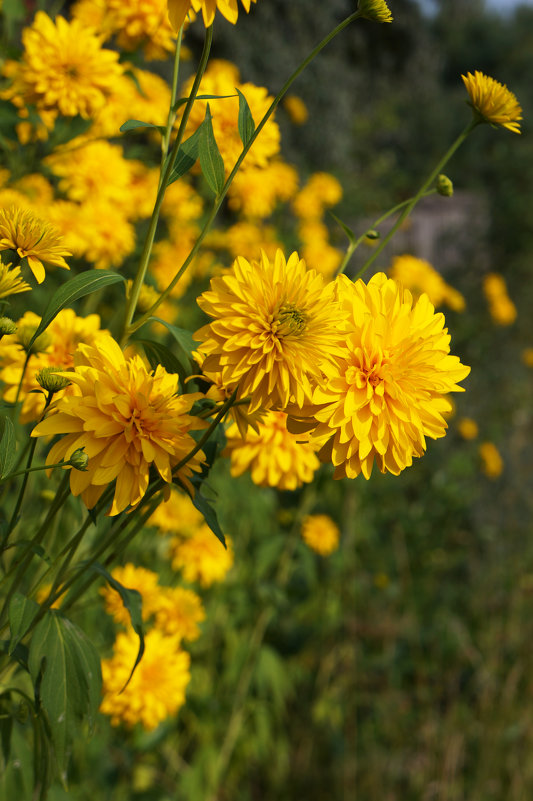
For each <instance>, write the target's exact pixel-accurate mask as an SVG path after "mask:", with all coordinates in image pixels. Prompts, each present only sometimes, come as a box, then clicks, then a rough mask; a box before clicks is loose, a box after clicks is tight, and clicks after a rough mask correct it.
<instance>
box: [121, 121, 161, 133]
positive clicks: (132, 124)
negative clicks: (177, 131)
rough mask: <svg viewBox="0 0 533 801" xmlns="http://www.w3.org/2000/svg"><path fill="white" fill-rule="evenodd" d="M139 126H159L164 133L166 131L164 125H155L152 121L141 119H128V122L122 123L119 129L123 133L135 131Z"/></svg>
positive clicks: (158, 128) (159, 129)
mask: <svg viewBox="0 0 533 801" xmlns="http://www.w3.org/2000/svg"><path fill="white" fill-rule="evenodd" d="M137 128H157V130H158V131H161V133H162V134H164V133H165V131H166V128H165V126H164V125H154V124H153V123H151V122H142V121H141V120H126V122H124V123H122V125H121V126H120V128H119V131H120V132H121V133H126V132H127V131H135V130H136V129H137Z"/></svg>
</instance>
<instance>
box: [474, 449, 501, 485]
mask: <svg viewBox="0 0 533 801" xmlns="http://www.w3.org/2000/svg"><path fill="white" fill-rule="evenodd" d="M479 455H480V457H481V469H482V471H483V472H484V473H485V475H486V476H487V478H492V479H494V478H498V477H499V476H501V474H502V472H503V459H502V457H501V454H500V451H499V450H498V448H497V447H496V445H495V444H494V443H493V442H482V443H481V445H480V446H479Z"/></svg>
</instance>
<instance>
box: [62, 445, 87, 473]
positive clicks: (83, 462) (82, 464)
mask: <svg viewBox="0 0 533 801" xmlns="http://www.w3.org/2000/svg"><path fill="white" fill-rule="evenodd" d="M65 464H69V465H70V466H71V467H73V468H74V469H75V470H81V471H82V472H85V471H86V470H87V469H88V465H89V457H88V456H87V454H86V453H85V452H84V450H83V448H78V449H77V450H75V451H74V453H73V454H72V456H71V457H70V459H69V460H68V462H65Z"/></svg>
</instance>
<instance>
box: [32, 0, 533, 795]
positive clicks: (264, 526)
mask: <svg viewBox="0 0 533 801" xmlns="http://www.w3.org/2000/svg"><path fill="white" fill-rule="evenodd" d="M432 5H433V10H434V11H433V13H432V14H431V15H429V14H426V13H423V12H422V10H421V7H420V6H419V4H418V3H417V2H415V1H414V0H395V1H394V0H391V3H390V6H391V10H392V12H393V15H394V18H395V19H394V24H393V25H382V26H379V25H372V24H370V23H364V22H363V23H361V24H358V25H355V26H353V27H352V28H350V29H349V30H348V31H346V32H345V33H344V34H343V35H342V36H341V37H339V38H338V39H337V41H336V42H335V44H334V46H332V47H330V48H328V49H327V50H326V51H325V52H324V53H323V54H322V55H321V57H320V58H319V60H318V61H317V62H316V63H315V64H313V65H312V66H311V67H310V68H309V70H308V71H307V72H306V73H305V74H304V75H303V76H302V77H301V78H300V79H299V81H298V83H297V84H296V85H295V87H294V91H295V93H296V94H298V95H299V96H300V97H301V98H302V99H303V100H304V102H305V104H306V105H307V107H308V109H309V121H308V122H307V123H306V124H305V125H303V126H300V127H294V126H291V125H289V121H288V119H287V118H286V116H284V112H283V110H282V109H281V110H280V113H279V115H278V118H279V121H280V123H281V124H282V126H283V152H284V156H285V158H286V159H287V160H288V161H289V162H293V163H295V164H297V165H298V167H299V169H300V170H301V171H302V173H303V174H304V175H305V174H306V173H311V172H312V171H316V170H320V169H322V170H328V171H330V172H332V173H333V174H335V175H336V176H337V177H338V178H339V179H340V180H341V182H342V184H343V187H344V190H345V195H344V200H343V201H342V203H341V204H340V206H339V207H338V208H337V209H336V213H337V214H338V216H339V217H341V218H342V219H343V220H345V221H346V222H347V223H348V224H349V225H350V226H351V227H353V228H354V229H355V230H356V232H357V233H359V232H361V231H363V230H364V229H365V227H366V225H367V223H368V220H369V219H372V218H373V217H374V216H377V215H378V214H379V213H380V212H382V211H384V210H385V209H387V208H389V207H391V206H393V205H394V204H395V203H397V202H400V201H401V200H403V199H405V198H407V197H409V196H410V195H412V194H413V192H414V191H415V190H416V187H417V184H418V182H419V181H420V180H421V179H422V178H423V177H424V176H425V174H426V173H427V172H429V170H430V169H431V167H432V165H433V164H434V163H435V162H436V160H437V159H438V158H439V156H440V155H441V154H442V153H443V152H444V150H445V149H446V148H447V147H448V145H449V143H450V142H451V141H452V139H453V138H454V137H455V136H456V135H457V134H458V133H459V131H460V130H461V129H462V128H463V127H464V124H465V122H466V120H467V119H468V118H469V114H470V112H469V110H468V108H465V91H464V87H463V84H462V81H461V78H460V75H461V73H466V72H467V71H474V70H476V69H477V70H482V71H483V72H486V73H487V74H489V75H491V76H493V77H495V78H496V79H497V80H499V81H501V82H504V83H506V84H507V85H508V86H509V88H510V89H511V90H512V91H513V92H515V94H516V95H517V97H518V98H519V100H520V102H521V105H522V106H523V109H524V123H523V134H522V135H521V136H514V135H512V134H509V133H508V132H506V131H503V130H491V129H490V127H489V126H482V127H481V128H479V129H478V130H476V131H475V132H474V135H473V136H472V137H471V138H470V139H469V141H468V142H467V143H466V145H465V146H464V147H463V149H462V150H461V151H460V152H459V153H458V154H457V155H456V156H455V157H454V158H453V160H452V162H451V163H450V165H449V167H448V170H447V174H448V175H449V177H450V178H451V179H452V180H453V182H454V186H455V189H456V194H457V202H458V203H460V202H461V199H462V198H464V197H468V198H474V201H476V199H477V202H478V203H479V204H480V205H479V206H478V208H480V209H482V213H483V218H484V220H485V225H484V226H481V228H479V226H476V225H474V222H472V225H471V221H470V219H469V218H466V219H463V225H462V228H461V229H460V231H455V232H451V233H449V234H448V239H449V238H450V237H451V238H453V243H454V244H455V245H456V247H455V248H453V249H452V257H450V256H446V258H445V259H444V262H445V263H444V262H443V263H442V264H439V262H438V260H435V262H434V265H435V267H436V268H437V269H442V270H443V271H445V277H446V279H447V280H448V281H450V283H452V285H454V286H455V287H456V288H457V289H459V290H460V291H461V292H462V293H463V294H464V296H465V298H466V304H467V308H466V311H465V312H464V313H462V314H459V313H456V312H451V311H450V312H447V314H446V317H447V321H448V323H449V328H450V332H451V334H452V350H453V352H454V353H456V354H458V355H459V356H460V357H461V360H462V361H463V362H465V363H466V364H469V365H471V366H472V374H471V376H470V377H469V378H468V380H467V382H466V392H465V393H464V395H461V396H459V397H458V398H457V412H456V416H455V417H454V418H453V419H451V420H450V431H449V434H448V436H447V437H446V438H445V439H444V440H440V441H438V442H436V443H432V442H430V444H429V448H428V453H427V455H426V456H424V458H423V459H421V460H418V461H417V462H416V463H415V465H414V466H413V467H412V468H411V469H409V470H407V471H405V472H404V473H403V474H402V475H401V476H400V477H398V478H395V477H392V476H381V475H380V474H377V475H373V476H372V480H371V481H369V482H365V481H364V480H362V479H359V480H357V481H355V482H349V481H343V482H336V483H333V482H332V481H331V477H330V475H329V471H328V470H327V469H326V468H322V470H323V472H321V473H320V474H319V475H318V477H317V479H316V481H315V483H314V484H313V486H312V487H310V488H307V489H305V490H302V491H298V492H295V493H282V492H276V491H274V490H263V489H258V488H256V487H254V485H253V484H252V483H251V481H250V480H249V479H248V477H247V476H245V477H242V478H240V479H238V480H234V479H231V478H230V476H229V470H228V464H227V462H221V463H219V464H218V465H217V467H216V469H215V471H214V474H213V476H212V477H211V479H210V481H211V484H212V488H213V491H214V492H216V505H217V510H218V512H219V516H220V519H221V522H222V524H223V528H224V530H225V531H226V532H227V533H228V534H230V535H231V536H232V538H233V542H234V547H235V566H234V568H233V570H232V571H231V573H230V574H229V577H228V579H227V580H226V582H225V583H223V584H221V585H215V586H213V587H212V588H210V589H209V590H206V591H204V593H203V597H204V601H205V605H206V610H207V620H206V622H205V623H204V625H203V634H202V637H201V638H200V639H199V640H198V641H197V642H196V643H194V644H193V646H191V648H190V650H191V655H192V682H191V685H190V686H189V689H188V696H187V704H186V706H185V707H184V708H183V709H182V710H181V711H180V714H179V716H178V718H177V719H176V720H169V721H168V722H167V723H166V724H163V725H162V726H161V727H160V728H159V729H157V730H156V731H155V732H153V733H143V732H141V731H134V732H132V733H127V732H125V731H123V730H118V731H117V730H113V729H112V728H111V727H110V726H109V725H108V724H107V722H106V721H105V720H104V719H101V720H100V721H99V722H98V724H97V731H96V734H95V735H94V736H93V737H92V738H91V739H86V740H83V741H80V743H79V744H78V747H77V748H76V751H75V753H74V754H73V760H72V776H71V789H70V792H69V793H68V794H67V793H66V792H65V791H63V790H61V789H55V790H54V791H53V792H52V794H51V799H52V801H67V799H71V800H72V801H88V799H98V801H107V800H108V799H109V801H111V799H113V801H126V799H127V800H128V801H130V800H131V801H170V799H175V800H179V801H181V799H183V800H185V799H187V801H216V799H218V801H229V799H232V801H259V799H273V798H276V799H277V801H294V799H297V798H308V799H312V801H331V800H332V799H335V800H336V799H339V801H340V800H341V799H342V800H343V801H344V800H346V801H348V799H350V800H351V799H355V798H357V799H358V801H374V799H380V801H432V800H433V799H441V800H442V801H444V800H445V799H446V801H459V799H461V800H462V799H468V801H491V799H494V801H503V799H505V801H525V800H526V799H530V798H531V797H532V793H533V762H532V761H531V758H530V755H531V751H532V748H533V715H532V709H533V683H532V679H531V676H532V675H533V656H532V654H531V648H530V642H531V638H532V635H533V540H532V539H530V538H531V534H532V532H531V519H532V512H533V456H532V454H533V447H532V445H533V411H532V409H533V404H532V390H533V371H532V368H531V367H528V366H527V365H526V364H525V363H524V361H523V358H522V353H523V350H524V348H526V347H533V326H532V315H531V308H532V305H533V283H532V282H531V280H530V274H531V259H532V255H533V227H532V223H531V215H530V212H529V209H530V208H531V206H532V205H533V198H532V195H533V146H532V144H531V138H530V137H531V130H532V123H531V120H532V119H533V108H532V106H533V99H532V95H531V77H530V76H531V74H533V8H531V7H526V6H524V7H519V8H517V9H516V10H515V11H513V12H512V13H509V14H507V15H502V14H499V13H497V12H496V11H489V10H487V8H486V7H485V5H484V3H483V2H481V1H474V0H469V2H467V3H465V2H464V0H435V2H434V3H433V4H432ZM353 7H354V3H353V1H352V0H328V2H327V3H324V2H321V0H291V2H290V3H287V2H286V0H258V3H257V5H256V6H254V7H253V8H252V11H251V13H250V15H245V14H242V15H240V17H239V24H238V25H236V26H235V27H233V26H231V25H229V24H226V23H224V21H219V20H217V23H218V24H217V25H216V26H215V28H216V30H215V45H214V55H215V56H216V57H219V58H227V59H230V60H232V61H234V62H235V63H236V64H238V65H239V67H240V70H241V76H242V79H243V80H250V81H253V82H255V83H258V84H259V85H266V86H267V87H268V88H269V90H270V91H271V92H273V93H275V92H276V91H277V90H278V89H279V88H280V87H281V85H282V83H283V81H284V80H285V78H286V76H287V75H288V74H289V72H290V71H291V70H292V69H293V68H294V67H295V66H296V65H297V64H298V63H299V61H300V60H301V59H302V58H303V57H304V56H305V55H306V53H307V52H308V51H309V50H310V49H311V47H312V46H313V45H314V44H315V43H316V42H317V41H318V40H319V39H320V38H321V37H322V36H323V35H324V34H325V32H327V31H328V30H330V29H331V28H333V27H334V25H335V24H336V23H337V22H338V21H339V20H340V19H342V18H343V17H344V16H346V15H348V14H349V13H350V12H351V11H352V10H353ZM197 35H198V36H199V30H198V31H197V30H196V29H195V28H193V29H191V32H190V35H189V37H188V39H187V44H188V46H189V47H190V48H191V49H192V50H193V52H194V51H195V48H196V47H198V46H200V41H199V39H198V41H196V39H195V37H196V36H197ZM439 201H441V202H440V203H439V204H438V205H437V209H436V211H435V213H434V218H435V219H437V220H438V218H439V216H440V215H441V214H442V213H443V212H442V209H444V207H445V205H446V204H450V206H451V205H452V204H454V203H456V198H452V199H451V200H447V199H444V198H439ZM415 217H416V215H415ZM435 224H436V223H435ZM407 233H408V232H407ZM443 236H444V241H442V240H441V241H439V242H438V243H436V244H435V243H434V248H433V250H434V252H435V253H436V254H437V256H438V254H439V253H440V252H442V253H443V256H444V255H445V253H447V252H448V251H447V250H446V246H449V244H450V243H449V241H446V232H444V235H443ZM407 241H408V240H407ZM338 243H339V245H342V244H343V240H342V234H341V233H339V237H338ZM403 244H404V242H403V241H402V246H403ZM399 247H400V246H399V245H397V244H396V245H395V244H393V245H392V246H391V247H389V248H388V249H386V250H385V251H384V252H383V254H381V256H380V258H379V260H378V264H377V267H379V268H381V269H386V268H388V266H389V264H390V259H391V256H392V255H393V254H394V253H397V252H401V251H399V250H398V248H399ZM413 255H415V256H425V254H424V253H417V252H414V253H413ZM489 271H497V272H499V273H501V274H502V275H504V277H505V279H506V281H507V284H508V288H509V294H510V296H511V298H512V299H513V300H514V302H515V304H516V306H517V309H518V317H517V320H516V322H515V323H514V324H513V325H512V326H510V327H506V328H503V327H498V326H496V325H494V323H493V322H492V320H491V317H490V315H489V312H488V310H487V305H486V301H485V299H484V298H483V295H482V290H481V287H482V280H483V277H484V275H485V274H486V273H487V272H489ZM465 416H468V417H470V418H472V419H474V420H475V421H476V422H477V424H478V426H479V432H480V433H479V438H478V439H475V440H472V441H465V440H464V439H462V437H461V436H460V434H459V431H458V426H457V420H458V419H460V418H461V417H465ZM480 441H491V442H494V443H495V444H496V446H497V447H498V449H499V451H500V453H501V455H502V457H503V465H504V466H503V471H502V473H501V475H499V476H497V477H494V478H492V479H491V478H489V477H487V476H486V475H485V474H484V473H483V471H482V463H481V460H480V455H479V442H480ZM302 509H304V510H305V511H307V512H309V511H312V512H320V513H327V514H329V515H331V516H332V517H333V518H334V519H335V520H336V522H337V523H338V525H339V526H340V528H341V532H342V539H341V544H340V548H339V550H338V551H336V552H335V553H334V554H332V555H331V556H329V557H320V556H318V555H317V554H314V553H312V552H311V551H310V550H309V549H308V548H307V547H306V546H305V545H304V543H303V542H302V541H301V539H300V536H299V520H300V516H301V510H302ZM153 540H154V536H153V531H152V532H151V531H149V530H148V531H147V532H146V534H144V535H143V538H142V539H141V540H139V542H138V543H137V545H136V546H135V549H134V550H133V551H132V561H134V562H136V563H137V564H145V565H146V566H151V567H153V565H154V559H156V556H155V546H154V544H153ZM91 603H92V608H91ZM96 603H97V600H96V597H95V599H94V600H93V601H92V602H89V606H88V610H87V614H88V615H90V614H93V613H94V605H95V604H96ZM100 636H101V638H102V643H98V645H99V646H100V645H102V644H103V643H104V642H107V643H108V644H109V641H110V640H109V637H108V636H107V635H106V632H105V631H104V629H102V632H101V635H100ZM27 725H29V724H28V723H27V722H21V724H20V726H21V728H24V726H27Z"/></svg>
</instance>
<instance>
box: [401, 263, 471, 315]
mask: <svg viewBox="0 0 533 801" xmlns="http://www.w3.org/2000/svg"><path fill="white" fill-rule="evenodd" d="M389 276H390V277H391V278H394V280H395V281H398V282H399V283H400V284H403V286H404V287H406V288H407V289H410V290H411V292H412V293H413V294H414V295H415V296H417V297H418V296H419V295H421V294H422V292H425V293H426V295H427V296H428V298H429V299H430V301H431V302H432V303H433V305H434V306H441V305H442V304H443V303H445V304H446V305H447V306H449V307H450V309H453V310H454V311H463V310H464V308H465V299H464V297H463V296H462V295H461V293H460V292H458V291H457V290H456V289H454V288H453V287H452V286H450V285H449V284H447V283H446V281H445V280H444V278H443V277H442V276H441V275H440V273H438V272H437V271H436V270H435V268H434V267H432V266H431V264H430V263H429V262H428V261H426V260H425V259H417V258H416V256H410V255H408V254H405V255H403V256H396V257H395V258H394V259H393V262H392V266H391V268H390V270H389Z"/></svg>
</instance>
